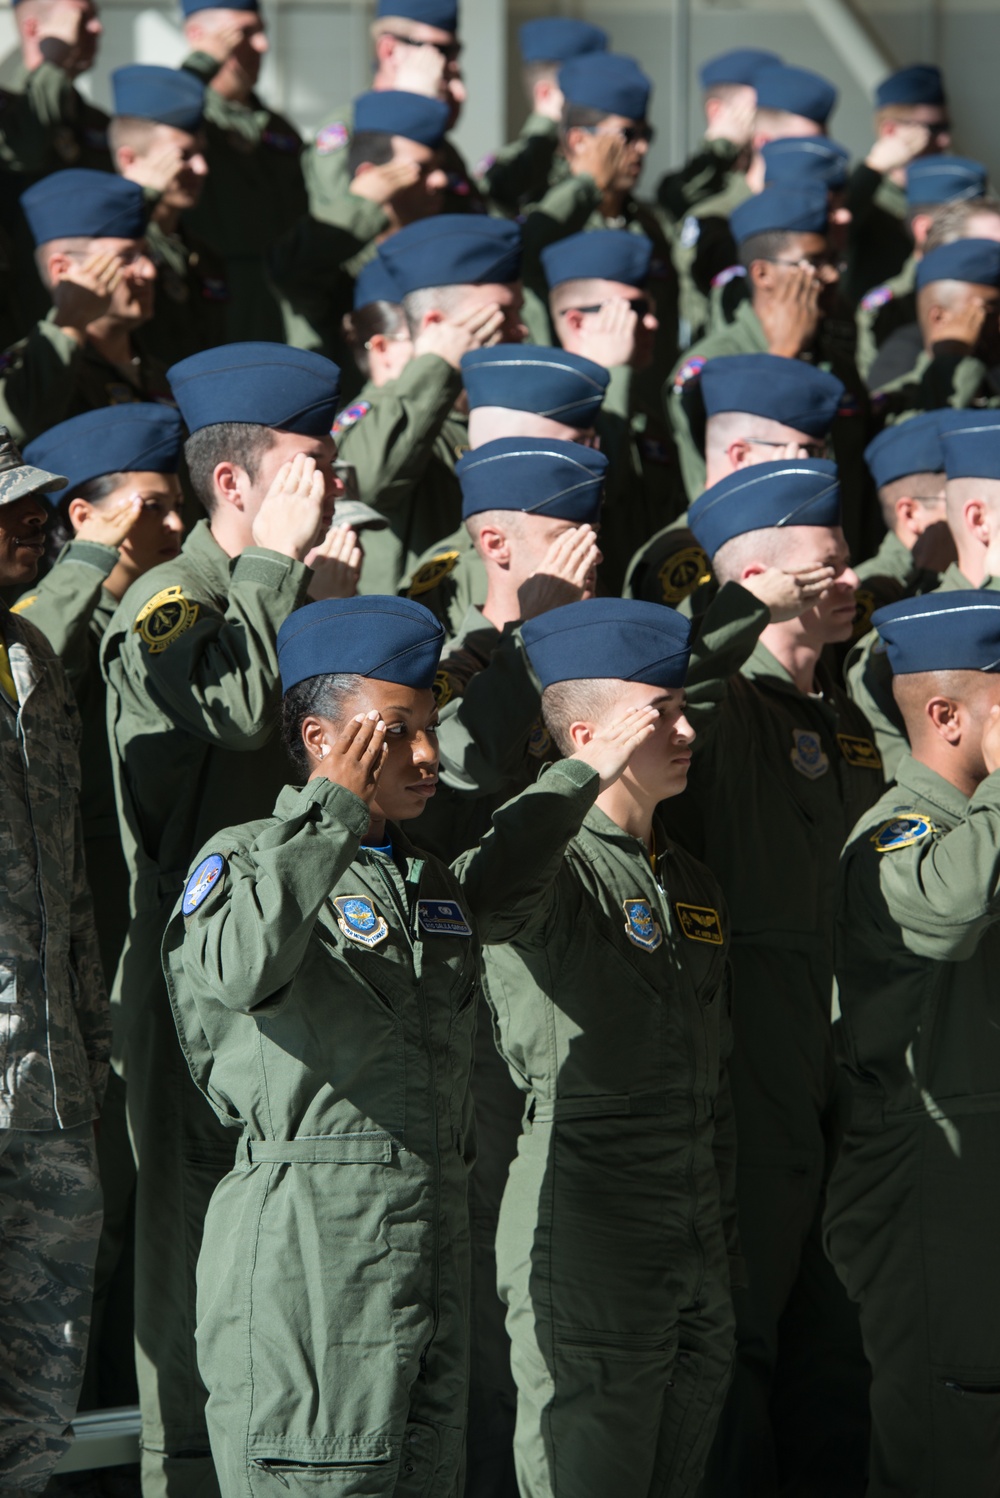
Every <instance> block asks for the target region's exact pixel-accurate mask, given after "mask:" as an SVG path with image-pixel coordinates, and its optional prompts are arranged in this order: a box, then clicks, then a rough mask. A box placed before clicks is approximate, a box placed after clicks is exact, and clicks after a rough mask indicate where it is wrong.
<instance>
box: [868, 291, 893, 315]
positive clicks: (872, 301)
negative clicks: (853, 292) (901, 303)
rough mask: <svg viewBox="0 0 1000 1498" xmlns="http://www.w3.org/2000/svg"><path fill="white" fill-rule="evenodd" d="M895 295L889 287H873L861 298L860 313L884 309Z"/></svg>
mask: <svg viewBox="0 0 1000 1498" xmlns="http://www.w3.org/2000/svg"><path fill="white" fill-rule="evenodd" d="M895 295H896V293H895V292H894V291H893V289H892V287H891V286H875V287H873V288H872V290H871V291H866V292H865V294H864V296H863V297H862V298H861V308H862V311H864V312H877V311H878V310H879V308H880V307H885V306H886V305H887V304H888V303H889V302H891V301H892V299H893V297H894V296H895Z"/></svg>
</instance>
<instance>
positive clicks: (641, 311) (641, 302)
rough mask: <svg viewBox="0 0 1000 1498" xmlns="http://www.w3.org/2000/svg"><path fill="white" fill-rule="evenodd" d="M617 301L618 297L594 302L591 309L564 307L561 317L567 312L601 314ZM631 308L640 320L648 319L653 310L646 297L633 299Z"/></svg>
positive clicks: (630, 304)
mask: <svg viewBox="0 0 1000 1498" xmlns="http://www.w3.org/2000/svg"><path fill="white" fill-rule="evenodd" d="M615 301H618V298H617V297H608V300H607V301H606V302H594V303H593V304H592V305H591V306H589V307H564V308H563V309H562V312H561V314H560V316H562V317H565V316H566V313H567V312H588V313H589V312H600V310H601V308H602V307H609V306H610V305H611V303H612V302H615ZM629 306H630V307H631V309H632V311H633V312H634V313H635V315H636V317H639V318H642V317H648V316H649V314H650V313H651V312H652V310H653V307H652V304H651V303H650V301H649V299H648V298H647V297H644V296H636V297H632V298H631V300H630V301H629Z"/></svg>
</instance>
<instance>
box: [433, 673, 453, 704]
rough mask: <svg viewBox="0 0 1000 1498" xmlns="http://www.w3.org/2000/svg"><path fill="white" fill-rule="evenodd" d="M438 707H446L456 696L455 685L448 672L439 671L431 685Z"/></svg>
mask: <svg viewBox="0 0 1000 1498" xmlns="http://www.w3.org/2000/svg"><path fill="white" fill-rule="evenodd" d="M431 691H432V692H433V693H434V701H435V702H436V703H437V705H438V707H446V706H447V705H448V703H449V702H450V701H451V699H452V698H453V697H454V695H455V685H454V682H453V681H452V679H451V677H450V676H449V675H448V673H447V671H439V672H438V673H437V675H436V676H435V678H434V681H433V683H432V685H431Z"/></svg>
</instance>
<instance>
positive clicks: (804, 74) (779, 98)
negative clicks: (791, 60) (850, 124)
mask: <svg viewBox="0 0 1000 1498" xmlns="http://www.w3.org/2000/svg"><path fill="white" fill-rule="evenodd" d="M754 88H755V89H756V90H757V108H758V109H780V110H783V111H785V113H787V114H800V115H802V116H803V118H804V119H807V120H814V121H815V123H816V124H817V125H825V124H826V122H827V120H828V119H829V118H830V115H831V114H832V113H833V106H834V105H835V104H836V102H837V90H836V89H835V88H834V86H833V84H832V83H830V82H828V81H827V79H826V78H821V77H820V75H819V73H812V72H810V70H809V69H808V68H792V67H789V66H788V64H787V63H783V62H781V63H775V64H773V65H772V66H771V67H764V68H761V69H760V71H759V72H758V73H757V76H756V77H755V78H754Z"/></svg>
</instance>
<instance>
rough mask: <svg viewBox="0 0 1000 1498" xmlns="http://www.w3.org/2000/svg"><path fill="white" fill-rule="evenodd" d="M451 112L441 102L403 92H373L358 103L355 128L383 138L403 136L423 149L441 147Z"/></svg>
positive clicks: (396, 90)
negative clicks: (425, 147) (384, 136)
mask: <svg viewBox="0 0 1000 1498" xmlns="http://www.w3.org/2000/svg"><path fill="white" fill-rule="evenodd" d="M450 118H451V110H450V109H449V108H448V105H447V104H444V103H442V101H441V100H440V99H427V98H425V97H424V95H423V94H407V93H403V92H402V91H401V90H400V89H395V88H389V89H383V90H376V89H373V90H372V91H371V92H370V93H367V94H362V95H361V97H360V98H358V99H355V101H354V129H355V131H356V132H357V131H360V130H373V131H377V132H378V133H379V134H381V135H402V136H404V137H405V138H406V139H407V140H415V141H417V142H418V144H420V145H422V146H439V145H440V144H441V142H442V141H443V140H444V137H445V134H446V132H447V130H448V123H449V120H450Z"/></svg>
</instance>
